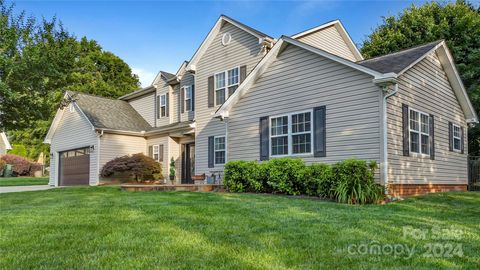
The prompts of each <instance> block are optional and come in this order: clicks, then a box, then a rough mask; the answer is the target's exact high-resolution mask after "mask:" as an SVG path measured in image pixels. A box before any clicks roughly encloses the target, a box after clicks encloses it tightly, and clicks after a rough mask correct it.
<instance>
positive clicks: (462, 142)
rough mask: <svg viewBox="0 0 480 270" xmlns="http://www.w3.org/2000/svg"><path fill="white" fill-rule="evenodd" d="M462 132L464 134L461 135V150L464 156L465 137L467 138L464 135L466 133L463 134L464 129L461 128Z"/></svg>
mask: <svg viewBox="0 0 480 270" xmlns="http://www.w3.org/2000/svg"><path fill="white" fill-rule="evenodd" d="M460 132H461V133H462V134H461V140H462V141H461V142H460V145H461V147H462V148H461V149H462V154H464V153H465V143H464V138H465V137H464V136H465V135H464V132H463V127H460Z"/></svg>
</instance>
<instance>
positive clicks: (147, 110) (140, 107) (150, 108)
mask: <svg viewBox="0 0 480 270" xmlns="http://www.w3.org/2000/svg"><path fill="white" fill-rule="evenodd" d="M154 97H155V94H154V93H149V94H145V95H143V96H140V97H136V98H134V99H131V100H129V101H128V103H130V105H131V106H132V107H133V108H134V109H135V110H136V111H137V112H138V113H139V114H140V115H141V116H142V117H143V118H145V120H146V121H147V123H149V124H150V125H151V126H152V127H153V126H155V103H154V102H155V100H154Z"/></svg>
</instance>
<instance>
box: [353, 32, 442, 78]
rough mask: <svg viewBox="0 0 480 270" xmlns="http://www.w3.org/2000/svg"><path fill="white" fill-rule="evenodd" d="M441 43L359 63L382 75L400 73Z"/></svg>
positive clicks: (421, 46) (432, 43) (436, 42)
mask: <svg viewBox="0 0 480 270" xmlns="http://www.w3.org/2000/svg"><path fill="white" fill-rule="evenodd" d="M440 42H442V41H441V40H440V41H435V42H431V43H428V44H424V45H420V46H417V47H413V48H410V49H406V50H402V51H398V52H394V53H391V54H387V55H383V56H379V57H375V58H371V59H368V60H363V61H359V62H357V63H358V64H360V65H362V66H364V67H367V68H370V69H373V70H375V71H378V72H381V73H389V72H394V73H399V72H400V71H402V70H404V69H405V68H406V67H408V66H409V65H410V64H412V63H413V62H415V60H417V59H418V58H420V57H422V56H423V55H424V54H426V53H427V52H428V51H430V50H431V49H433V48H434V47H435V46H437V45H438V44H439V43H440Z"/></svg>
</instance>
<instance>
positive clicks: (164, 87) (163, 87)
mask: <svg viewBox="0 0 480 270" xmlns="http://www.w3.org/2000/svg"><path fill="white" fill-rule="evenodd" d="M166 93H169V95H170V96H169V97H168V99H169V103H170V104H169V105H170V106H169V107H168V109H169V116H164V117H162V116H161V115H158V116H160V118H157V120H156V126H157V127H161V126H165V125H168V124H170V123H172V121H171V119H172V118H174V117H175V116H174V115H173V111H174V107H173V106H172V105H173V104H172V103H173V102H172V101H173V100H174V99H175V98H173V94H172V91H170V85H168V84H167V83H166V82H165V80H164V79H163V78H162V80H161V82H160V85H159V87H158V88H157V96H162V95H165V94H166ZM153 110H154V112H155V104H153ZM158 110H160V104H158ZM154 115H155V117H157V114H156V112H155V113H154Z"/></svg>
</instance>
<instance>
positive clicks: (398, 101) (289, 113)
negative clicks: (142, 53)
mask: <svg viewBox="0 0 480 270" xmlns="http://www.w3.org/2000/svg"><path fill="white" fill-rule="evenodd" d="M70 96H74V100H76V101H75V102H72V103H71V105H70V107H66V108H63V109H60V110H58V112H57V115H56V117H55V120H54V122H53V124H52V127H51V128H50V130H49V133H48V135H47V138H46V142H47V143H50V144H51V153H52V158H51V162H52V166H51V167H52V168H56V169H55V170H53V169H52V173H51V175H50V185H63V184H72V183H77V184H78V183H84V184H90V185H97V184H99V183H100V181H101V180H100V179H99V172H100V170H101V168H102V166H103V165H104V164H105V163H106V162H107V161H108V160H110V159H112V158H114V157H117V156H121V155H126V154H131V153H137V152H144V153H146V154H148V155H150V156H151V157H153V158H154V159H156V160H158V161H159V162H161V163H162V166H163V172H164V174H165V176H167V174H168V166H169V164H168V163H169V160H170V159H171V158H173V159H174V160H175V161H176V169H177V179H176V181H177V183H191V182H192V180H191V179H192V176H193V175H202V174H206V175H207V176H211V175H216V176H217V177H222V176H223V168H224V164H225V163H226V162H228V161H230V160H267V159H271V158H275V157H284V156H291V157H301V158H303V159H304V160H305V161H306V162H307V163H312V162H327V163H332V162H337V161H341V160H344V159H348V158H357V159H364V160H375V161H377V162H378V163H379V165H380V170H379V173H378V174H377V180H378V182H379V183H381V184H382V185H386V186H387V187H388V189H389V192H390V193H391V194H400V195H402V194H403V195H404V194H412V193H424V192H430V191H439V190H465V189H466V186H467V153H468V150H467V148H466V146H467V143H466V142H467V136H466V135H467V132H466V130H467V125H468V124H474V123H477V122H478V118H477V115H476V113H475V111H474V110H473V108H472V105H471V103H470V101H469V99H468V96H467V94H466V92H465V89H464V87H463V84H462V82H461V80H460V77H459V75H458V72H457V70H456V68H455V64H454V63H453V60H452V56H451V54H450V52H449V50H448V48H447V46H446V44H445V42H444V41H438V42H433V43H429V44H425V45H423V46H418V47H415V48H411V49H408V50H404V51H401V52H397V53H393V54H389V55H386V56H382V57H377V58H373V59H369V60H364V59H363V57H362V55H361V54H360V52H359V51H358V49H357V48H356V46H355V44H354V43H353V42H352V40H351V39H350V37H349V35H348V34H347V32H346V31H345V29H344V28H343V26H342V24H341V23H340V22H339V21H333V22H329V23H327V24H324V25H321V26H319V27H316V28H313V29H310V30H307V31H304V32H301V33H299V34H296V35H294V36H292V37H287V36H282V37H280V38H279V39H274V38H272V37H270V36H268V35H266V34H263V33H261V32H259V31H257V30H255V29H252V28H250V27H248V26H245V25H244V24H241V23H239V22H237V21H235V20H233V19H231V18H229V17H227V16H220V18H219V19H218V21H217V23H216V24H215V26H214V27H213V28H212V30H211V31H210V32H209V34H208V35H207V37H206V38H205V40H204V41H203V43H202V44H201V45H200V47H199V48H198V49H197V51H196V52H195V54H194V55H193V57H192V58H191V60H190V61H188V62H184V63H183V64H182V65H181V67H180V68H179V70H178V71H177V72H176V73H175V74H171V73H167V72H163V71H162V72H160V73H159V74H158V76H157V77H156V78H155V80H154V82H153V83H152V85H151V86H149V87H147V88H144V89H140V90H138V91H135V92H133V93H131V94H128V95H125V96H123V97H121V98H119V99H118V100H113V99H107V98H101V97H93V96H90V95H85V94H80V93H77V94H74V93H72V92H67V93H66V94H65V97H66V98H68V97H70ZM75 149H81V150H79V151H78V150H75ZM76 160H77V161H76ZM78 160H81V162H78ZM75 164H77V165H75ZM78 164H81V165H78ZM82 166H83V167H82ZM80 167H81V168H80ZM59 169H60V170H61V171H62V173H58V172H57V171H58V170H59ZM78 175H82V176H78ZM69 179H73V180H69ZM387 184H388V185H387Z"/></svg>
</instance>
